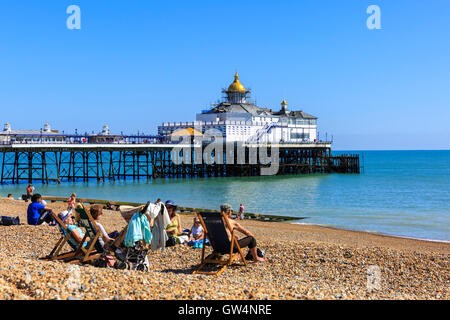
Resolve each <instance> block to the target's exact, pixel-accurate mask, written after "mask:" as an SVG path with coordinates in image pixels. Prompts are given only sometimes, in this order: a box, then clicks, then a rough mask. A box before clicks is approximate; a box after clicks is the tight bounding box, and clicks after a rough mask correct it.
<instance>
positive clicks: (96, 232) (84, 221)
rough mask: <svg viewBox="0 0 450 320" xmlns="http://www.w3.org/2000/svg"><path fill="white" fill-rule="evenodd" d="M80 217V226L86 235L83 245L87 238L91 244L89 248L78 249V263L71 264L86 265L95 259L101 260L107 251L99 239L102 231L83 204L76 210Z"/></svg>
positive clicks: (76, 255) (76, 256)
mask: <svg viewBox="0 0 450 320" xmlns="http://www.w3.org/2000/svg"><path fill="white" fill-rule="evenodd" d="M75 210H76V211H77V213H78V215H79V219H80V220H79V222H78V225H79V226H80V227H82V228H84V229H85V231H86V232H85V235H84V238H83V240H82V243H84V242H85V241H86V238H87V237H89V238H90V240H89V243H88V247H87V248H85V247H82V246H81V247H80V246H79V247H78V249H77V251H76V252H75V258H76V259H77V260H78V261H71V263H77V262H81V263H86V262H90V261H93V260H94V259H97V258H100V257H101V256H102V255H104V254H105V253H106V251H105V250H104V249H103V247H102V245H101V243H100V241H99V238H100V236H101V235H102V232H101V231H100V229H99V227H98V226H97V224H96V223H95V220H94V218H92V216H91V214H90V213H89V211H88V210H86V209H85V207H84V206H83V204H82V203H80V206H79V207H78V208H76V209H75Z"/></svg>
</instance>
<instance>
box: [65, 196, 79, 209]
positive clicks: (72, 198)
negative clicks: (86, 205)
mask: <svg viewBox="0 0 450 320" xmlns="http://www.w3.org/2000/svg"><path fill="white" fill-rule="evenodd" d="M76 200H77V195H76V194H75V192H74V193H72V194H71V195H70V198H69V199H68V200H67V202H68V203H69V204H68V206H67V210H71V209H72V210H73V209H75V201H76Z"/></svg>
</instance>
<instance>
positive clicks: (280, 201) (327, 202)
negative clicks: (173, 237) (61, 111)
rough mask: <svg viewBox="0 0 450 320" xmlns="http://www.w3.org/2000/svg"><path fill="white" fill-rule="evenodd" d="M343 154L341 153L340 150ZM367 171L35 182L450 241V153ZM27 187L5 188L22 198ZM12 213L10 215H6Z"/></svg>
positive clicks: (374, 161)
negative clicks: (241, 208) (242, 207)
mask: <svg viewBox="0 0 450 320" xmlns="http://www.w3.org/2000/svg"><path fill="white" fill-rule="evenodd" d="M335 153H337V152H335ZM343 153H359V154H361V156H362V157H363V161H361V163H362V164H363V165H364V168H363V172H362V173H361V174H328V175H305V176H282V177H280V176H274V177H249V178H204V179H190V180H182V179H179V180H175V179H173V180H154V181H132V180H127V181H116V182H104V183H103V182H100V183H98V182H89V183H82V182H77V183H64V184H61V185H57V184H50V185H39V184H38V185H35V187H36V192H39V193H41V194H44V195H52V196H67V197H68V196H69V195H70V193H71V192H76V193H77V196H78V197H81V198H96V199H109V200H123V201H136V202H145V201H147V200H152V201H154V200H156V199H157V198H161V199H163V200H167V199H172V200H174V201H175V202H177V203H178V204H179V205H182V206H187V207H199V208H210V209H214V208H216V209H217V208H219V206H220V204H222V203H224V202H227V203H230V204H232V205H233V207H234V208H235V209H238V207H239V204H240V203H243V204H244V205H245V209H246V211H248V212H255V213H265V214H275V215H288V216H298V217H306V219H302V220H299V221H298V223H308V224H319V225H326V226H332V227H338V228H344V229H352V230H361V231H372V232H378V233H384V234H391V235H399V236H407V237H414V238H423V239H434V240H446V241H450V203H449V201H450V151H364V152H361V151H358V152H348V151H346V152H343ZM25 187H26V185H23V184H22V185H5V186H0V192H1V194H0V195H1V196H6V195H7V194H8V193H12V194H13V195H14V197H15V198H17V197H20V195H21V194H22V193H25V192H24V191H25ZM1 214H2V215H7V214H8V213H7V212H2V213H1Z"/></svg>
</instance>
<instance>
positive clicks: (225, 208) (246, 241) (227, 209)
mask: <svg viewBox="0 0 450 320" xmlns="http://www.w3.org/2000/svg"><path fill="white" fill-rule="evenodd" d="M220 211H221V212H222V213H225V214H226V215H227V217H228V222H229V223H230V227H231V230H228V226H227V224H226V223H225V221H224V224H225V226H226V231H227V234H228V239H229V240H230V241H231V231H233V230H234V231H239V232H241V233H243V234H244V235H246V237H245V238H242V239H238V243H239V246H240V247H241V248H245V247H248V248H249V251H250V253H251V254H252V257H253V261H254V262H263V261H266V258H261V257H258V252H257V247H256V239H255V237H254V236H253V234H252V233H251V232H250V231H248V230H247V229H245V228H244V227H243V226H241V225H240V224H239V223H238V222H237V221H236V220H234V219H232V218H231V215H232V214H233V208H232V207H231V205H229V204H223V205H221V206H220ZM236 238H237V237H236ZM234 252H237V248H235V249H234Z"/></svg>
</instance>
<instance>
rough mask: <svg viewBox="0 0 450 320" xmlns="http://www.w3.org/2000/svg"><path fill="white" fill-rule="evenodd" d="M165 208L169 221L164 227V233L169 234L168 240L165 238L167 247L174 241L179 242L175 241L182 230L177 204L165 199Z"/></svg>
mask: <svg viewBox="0 0 450 320" xmlns="http://www.w3.org/2000/svg"><path fill="white" fill-rule="evenodd" d="M166 208H167V213H168V215H169V218H170V223H169V224H168V225H167V227H166V233H167V235H168V236H169V240H167V243H166V246H167V247H169V246H173V245H175V244H176V243H179V241H177V238H178V236H179V235H181V234H182V230H181V220H180V216H179V215H178V214H177V208H178V206H177V205H176V204H175V203H174V202H173V201H172V200H167V201H166ZM171 238H172V239H171ZM173 241H175V243H173Z"/></svg>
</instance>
